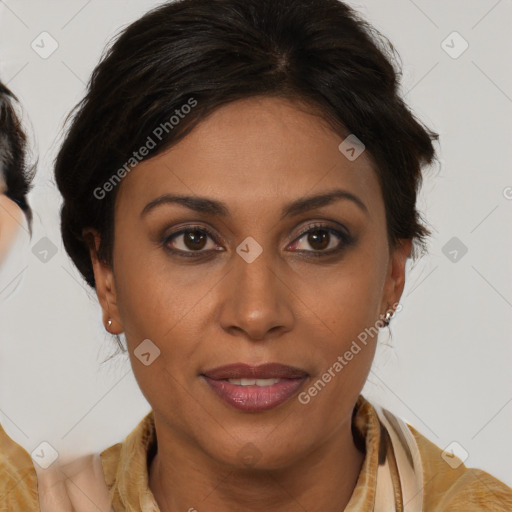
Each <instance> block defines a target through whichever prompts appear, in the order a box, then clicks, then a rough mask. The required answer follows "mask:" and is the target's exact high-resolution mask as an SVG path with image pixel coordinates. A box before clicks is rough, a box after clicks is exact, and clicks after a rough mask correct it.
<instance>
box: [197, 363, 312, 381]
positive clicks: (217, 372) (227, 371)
mask: <svg viewBox="0 0 512 512" xmlns="http://www.w3.org/2000/svg"><path fill="white" fill-rule="evenodd" d="M202 375H205V376H206V377H209V378H210V379H215V380H221V379H298V378H303V377H307V375H308V373H307V372H305V371H304V370H301V369H300V368H295V367H293V366H288V365H285V364H280V363H266V364H262V365H259V366H252V365H250V364H246V363H233V364H227V365H224V366H218V367H217V368H212V369H211V370H206V371H204V372H202Z"/></svg>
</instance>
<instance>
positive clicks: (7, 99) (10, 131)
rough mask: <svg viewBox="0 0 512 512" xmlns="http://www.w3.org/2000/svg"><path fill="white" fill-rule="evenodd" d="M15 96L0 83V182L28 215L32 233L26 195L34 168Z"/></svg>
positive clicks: (30, 212) (7, 194) (30, 215)
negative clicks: (30, 164)
mask: <svg viewBox="0 0 512 512" xmlns="http://www.w3.org/2000/svg"><path fill="white" fill-rule="evenodd" d="M17 101H18V100H17V98H16V96H14V94H13V93H12V92H11V91H10V90H9V89H8V88H7V87H6V86H5V85H4V84H2V83H1V82H0V180H3V181H4V182H5V185H6V187H7V190H6V191H5V195H6V196H7V197H8V198H10V199H12V200H13V201H14V202H15V203H16V204H17V205H18V206H19V207H20V208H21V209H22V210H23V212H24V213H25V215H26V217H27V221H28V224H29V227H30V231H32V229H31V228H32V211H31V209H30V207H29V204H28V201H27V194H28V192H29V191H30V188H31V182H32V179H33V177H34V171H35V166H34V167H29V166H28V164H27V158H26V148H27V138H26V135H25V132H24V131H23V128H22V125H21V119H20V118H19V116H18V114H17V113H16V111H15V109H14V102H17Z"/></svg>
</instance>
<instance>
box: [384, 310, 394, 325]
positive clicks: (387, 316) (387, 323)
mask: <svg viewBox="0 0 512 512" xmlns="http://www.w3.org/2000/svg"><path fill="white" fill-rule="evenodd" d="M392 318H393V313H390V312H389V311H387V312H386V316H385V318H384V324H385V325H386V327H387V326H388V325H389V324H390V322H391V319H392Z"/></svg>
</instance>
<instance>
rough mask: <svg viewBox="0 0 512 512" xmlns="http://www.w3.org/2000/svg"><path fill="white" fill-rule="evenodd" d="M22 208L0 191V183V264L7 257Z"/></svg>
mask: <svg viewBox="0 0 512 512" xmlns="http://www.w3.org/2000/svg"><path fill="white" fill-rule="evenodd" d="M23 215H24V213H23V211H22V209H21V208H20V207H19V206H18V205H17V204H16V203H15V202H14V201H13V200H12V199H10V198H9V197H7V196H6V195H4V194H3V193H2V184H1V183H0V266H1V264H2V263H3V262H4V261H5V259H6V258H7V255H8V254H9V249H10V247H11V245H12V243H13V242H14V239H15V238H16V235H17V233H18V231H19V230H20V227H21V222H22V219H23Z"/></svg>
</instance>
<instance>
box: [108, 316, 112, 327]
mask: <svg viewBox="0 0 512 512" xmlns="http://www.w3.org/2000/svg"><path fill="white" fill-rule="evenodd" d="M111 327H112V320H110V318H109V319H108V320H107V329H110V328H111Z"/></svg>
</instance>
